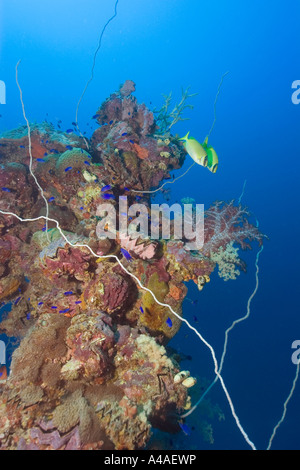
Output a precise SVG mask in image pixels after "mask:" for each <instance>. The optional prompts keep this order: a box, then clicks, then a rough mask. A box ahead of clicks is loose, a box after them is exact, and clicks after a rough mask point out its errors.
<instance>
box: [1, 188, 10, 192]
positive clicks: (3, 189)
mask: <svg viewBox="0 0 300 470" xmlns="http://www.w3.org/2000/svg"><path fill="white" fill-rule="evenodd" d="M1 189H2V191H5V192H6V193H10V192H11V191H10V189H8V188H1Z"/></svg>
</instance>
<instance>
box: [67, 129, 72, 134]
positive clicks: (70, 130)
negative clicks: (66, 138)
mask: <svg viewBox="0 0 300 470" xmlns="http://www.w3.org/2000/svg"><path fill="white" fill-rule="evenodd" d="M66 132H67V134H72V132H74V130H73V129H67V131H66Z"/></svg>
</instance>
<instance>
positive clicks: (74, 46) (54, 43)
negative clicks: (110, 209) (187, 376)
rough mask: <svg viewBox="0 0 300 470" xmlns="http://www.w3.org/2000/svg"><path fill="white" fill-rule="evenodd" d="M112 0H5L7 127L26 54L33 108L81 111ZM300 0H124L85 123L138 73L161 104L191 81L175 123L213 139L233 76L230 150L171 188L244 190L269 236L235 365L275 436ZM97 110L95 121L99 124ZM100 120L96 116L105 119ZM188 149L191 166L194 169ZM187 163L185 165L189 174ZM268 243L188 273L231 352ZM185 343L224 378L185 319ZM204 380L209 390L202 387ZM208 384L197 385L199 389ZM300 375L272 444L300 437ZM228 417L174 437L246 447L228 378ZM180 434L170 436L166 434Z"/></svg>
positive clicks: (218, 135) (226, 110)
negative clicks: (204, 275) (234, 265)
mask: <svg viewBox="0 0 300 470" xmlns="http://www.w3.org/2000/svg"><path fill="white" fill-rule="evenodd" d="M114 4H115V2H114V1H113V0H105V1H104V0H86V1H85V2H81V1H78V0H76V1H74V0H73V1H71V0H60V1H58V0H51V1H50V0H43V1H41V2H40V1H36V0H26V2H24V1H23V0H1V1H0V54H1V56H0V79H1V80H4V81H5V83H6V86H7V104H6V105H1V106H0V114H1V115H2V117H1V118H0V131H4V130H7V129H11V128H14V127H17V126H19V125H24V119H23V116H22V110H21V106H20V100H19V94H18V89H17V87H16V83H15V66H16V63H17V62H18V60H19V59H22V62H21V65H20V69H19V79H20V84H21V86H22V89H23V94H24V103H25V107H26V112H27V115H28V118H29V119H30V120H31V121H43V120H44V119H47V120H48V121H50V122H53V123H54V124H55V123H56V122H57V121H58V120H59V119H62V120H63V129H68V128H69V127H70V124H71V122H72V121H74V120H75V110H76V105H77V102H78V100H79V98H80V95H81V93H82V91H83V88H84V86H85V83H86V81H87V79H88V78H89V76H90V70H91V65H92V60H93V54H94V52H95V49H96V47H97V44H98V40H99V35H100V32H101V29H102V27H103V26H104V24H105V23H106V21H107V20H108V19H109V18H110V17H111V16H112V15H113V12H114ZM299 21H300V5H299V2H298V1H295V0H291V1H290V2H289V3H288V5H287V4H286V3H285V2H282V1H276V0H275V1H272V2H271V1H266V2H261V1H258V0H253V1H252V2H240V1H238V0H235V1H234V0H226V1H225V0H222V1H216V0H151V1H145V0H120V1H119V5H118V16H117V18H116V19H115V20H114V21H113V22H112V23H111V24H110V25H109V27H108V28H107V30H106V32H105V34H104V36H103V43H102V47H101V50H100V52H99V55H98V58H97V62H96V67H95V78H94V81H93V82H92V83H91V85H90V87H89V89H88V91H87V94H86V96H85V98H84V101H83V102H82V105H81V107H80V111H79V123H80V126H81V128H82V129H83V130H87V131H88V132H89V133H90V132H91V131H92V129H91V128H90V126H92V127H93V125H94V124H93V121H91V116H92V115H94V114H95V112H96V111H97V109H98V106H99V105H100V104H101V103H102V101H104V100H105V99H106V98H107V97H108V96H109V94H110V93H112V92H113V91H115V90H116V89H118V87H119V85H120V84H121V83H122V82H124V81H125V80H126V79H132V80H134V81H135V82H136V84H137V90H136V96H137V98H138V99H139V101H142V102H145V103H146V105H147V106H149V107H150V108H153V107H155V106H156V107H160V106H161V105H162V103H163V98H162V93H164V94H168V93H169V92H170V91H172V92H173V97H174V104H175V103H176V102H178V101H179V100H180V98H181V87H183V88H186V87H187V86H190V87H191V88H190V90H191V92H194V93H198V95H197V96H196V97H195V98H193V100H192V104H193V105H194V109H193V110H187V112H186V117H189V118H190V120H189V121H186V122H182V123H179V124H178V125H176V126H175V127H174V129H173V132H174V133H175V132H177V133H179V134H180V135H185V134H186V132H187V131H191V134H192V135H193V136H194V137H195V138H197V139H199V140H200V141H202V140H204V138H205V136H206V135H207V133H208V132H209V129H210V127H211V125H212V122H213V119H214V115H213V103H214V100H215V96H216V92H217V88H218V84H219V82H220V79H221V76H222V74H223V73H224V72H226V71H229V72H230V73H229V74H228V75H227V76H226V78H225V80H224V83H223V87H222V90H221V94H220V96H219V101H218V104H217V123H216V126H215V128H214V131H213V133H212V135H211V138H210V144H211V145H213V146H214V148H215V149H216V150H217V152H218V154H219V159H220V165H219V170H218V172H217V173H216V174H214V175H213V174H211V173H210V172H209V171H208V170H206V169H203V168H202V167H197V168H194V169H193V171H192V172H190V173H189V174H188V175H187V176H186V177H185V178H183V179H181V180H179V181H178V183H177V184H176V185H173V187H172V198H171V201H172V202H175V201H176V200H180V199H181V198H182V197H185V196H190V197H192V198H194V199H195V200H196V201H197V202H198V203H204V204H205V206H206V207H208V206H209V205H210V204H211V203H212V202H213V201H214V200H216V199H221V200H231V199H234V198H238V197H239V195H240V194H241V191H242V187H243V184H244V181H245V180H247V185H246V191H245V195H244V198H243V203H244V204H246V205H247V206H248V207H249V208H250V210H251V212H253V213H254V214H255V216H256V217H257V218H258V220H259V223H260V228H261V230H262V231H263V232H264V233H265V234H267V235H268V236H269V238H270V240H269V241H266V242H265V248H264V251H263V253H262V255H261V258H260V273H259V282H260V284H259V290H258V293H257V295H256V297H255V299H254V300H253V302H252V304H251V317H250V319H248V320H247V321H246V322H245V323H243V324H240V325H238V326H237V327H236V329H235V330H234V331H233V332H232V333H231V334H230V339H229V348H228V354H227V357H226V362H225V366H224V370H223V377H224V381H225V384H226V386H227V388H228V390H229V393H230V395H231V397H232V400H233V403H234V406H235V409H236V412H237V415H238V416H239V418H240V421H241V424H242V425H243V427H244V428H245V431H246V432H247V433H248V434H249V437H250V439H251V440H252V441H253V442H254V443H255V445H256V446H257V447H258V448H261V449H263V448H266V446H267V442H268V440H269V438H270V435H271V432H272V428H273V426H274V425H275V424H276V422H277V421H278V419H279V418H280V416H281V414H282V411H283V402H284V400H285V399H286V398H287V396H288V393H289V390H290V387H291V385H292V381H293V378H294V374H295V365H293V364H292V362H291V354H292V350H291V344H292V342H293V341H294V340H296V339H300V321H299V261H300V259H299V225H300V224H299V169H300V164H299V156H300V143H299V129H300V128H299V125H300V105H299V106H296V105H294V104H292V101H291V95H292V89H291V84H292V82H293V81H294V80H297V79H300V65H299V60H298V56H299V45H300V44H299ZM87 123H88V125H87ZM93 128H94V127H93ZM189 164H190V160H189V159H187V160H186V163H185V165H184V168H183V169H182V170H181V171H182V172H183V171H184V170H185V169H187V168H188V165H189ZM178 174H180V173H179V172H177V173H176V176H177V175H178ZM257 249H258V247H257V245H255V246H254V249H253V251H252V252H250V253H249V254H245V255H244V254H243V256H242V257H243V258H244V259H245V260H246V261H247V263H248V272H247V274H241V276H240V277H239V279H238V280H236V281H229V282H226V283H224V282H223V281H222V280H221V279H219V277H218V275H217V273H214V275H213V276H212V279H211V283H210V284H209V285H208V286H206V287H205V289H204V290H203V291H202V292H201V293H199V292H198V291H197V288H196V286H194V285H189V287H190V291H189V294H188V297H189V299H192V300H196V299H198V304H197V305H192V303H191V302H190V301H189V300H186V301H185V302H184V315H185V316H186V318H188V319H190V320H191V323H193V321H194V320H193V316H194V315H196V316H197V318H198V323H193V324H194V325H195V326H196V327H197V328H198V329H199V331H201V334H203V336H204V337H205V339H206V340H207V341H208V342H209V343H211V344H212V346H213V347H214V348H215V350H216V354H217V357H218V359H219V358H220V355H221V353H222V346H223V341H224V331H225V329H226V328H227V327H228V326H229V325H230V324H231V322H232V321H233V320H234V319H235V318H238V317H239V316H242V315H244V314H245V313H246V305H247V299H248V297H249V295H250V294H251V293H252V291H253V289H254V287H255V271H254V263H255V256H256V252H257ZM170 345H171V346H172V347H174V348H177V349H179V350H180V351H181V352H182V353H184V354H187V355H191V356H192V358H193V359H192V361H186V362H184V363H183V364H182V365H183V366H184V368H188V369H190V370H191V372H192V374H193V375H195V376H197V377H201V376H206V377H207V378H208V379H210V380H212V379H213V378H214V374H213V363H212V359H211V355H210V353H209V351H208V350H207V348H206V347H205V346H204V345H203V344H201V342H200V340H198V339H197V337H196V335H195V334H194V333H192V332H190V331H189V330H188V329H187V327H186V326H183V327H182V329H181V331H180V333H179V334H178V335H177V336H176V338H175V339H174V340H172V342H171V344H170ZM196 392H197V391H196ZM196 392H195V395H196V396H197V393H196ZM299 394H300V384H298V387H297V388H296V391H295V394H294V396H293V399H292V401H291V402H290V403H289V406H288V410H287V416H286V420H285V422H284V424H283V425H282V426H281V428H280V429H279V431H278V434H277V436H276V438H275V439H274V444H273V448H274V449H276V448H278V449H299V437H298V421H299V416H300V402H299ZM210 397H211V399H212V401H213V402H217V403H218V404H219V405H220V407H221V409H222V410H223V412H224V414H225V417H226V420H225V421H222V422H218V421H214V422H213V427H214V437H215V442H214V444H213V445H208V444H205V443H203V441H202V440H201V437H200V434H199V432H198V428H197V426H198V424H199V420H200V416H199V415H198V414H197V412H195V414H194V415H193V416H192V417H191V418H190V419H188V420H187V424H189V425H190V426H191V427H195V429H194V430H193V431H192V433H191V435H190V436H189V437H187V436H185V435H184V434H183V433H181V434H180V435H177V436H175V437H173V438H172V444H169V445H170V446H173V447H176V448H182V449H193V448H196V449H198V448H199V449H201V448H209V449H232V448H233V449H246V448H248V446H247V444H246V443H245V441H244V439H243V437H242V435H241V433H240V432H239V430H238V428H237V426H236V424H235V422H234V420H233V418H232V415H231V412H230V409H229V406H228V403H227V400H226V397H225V395H224V393H223V391H222V388H221V387H220V384H218V385H216V387H215V388H214V389H213V391H212V393H211V395H210ZM167 442H168V441H167Z"/></svg>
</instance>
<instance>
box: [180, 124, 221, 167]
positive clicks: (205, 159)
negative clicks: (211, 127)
mask: <svg viewBox="0 0 300 470" xmlns="http://www.w3.org/2000/svg"><path fill="white" fill-rule="evenodd" d="M189 134H190V133H189V132H188V133H187V135H186V136H185V137H182V138H181V139H179V140H181V141H183V146H184V148H185V150H186V152H187V153H188V154H189V156H190V157H191V158H192V159H193V160H194V162H195V163H197V164H198V165H201V166H204V167H207V168H208V169H209V170H210V171H211V172H212V173H216V171H217V169H218V164H219V159H218V155H217V153H216V151H215V150H214V148H213V147H211V146H208V137H207V138H206V139H205V141H204V143H203V144H202V145H201V144H200V142H198V140H196V139H194V137H189Z"/></svg>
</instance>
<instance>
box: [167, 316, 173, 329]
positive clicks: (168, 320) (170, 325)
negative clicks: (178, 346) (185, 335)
mask: <svg viewBox="0 0 300 470" xmlns="http://www.w3.org/2000/svg"><path fill="white" fill-rule="evenodd" d="M166 324H167V325H168V327H169V328H172V326H173V323H172V320H171V318H170V317H169V318H168V319H167V321H166Z"/></svg>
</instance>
